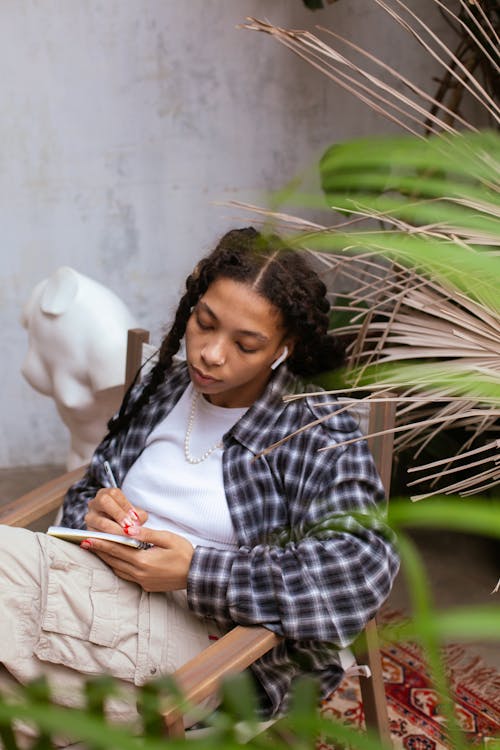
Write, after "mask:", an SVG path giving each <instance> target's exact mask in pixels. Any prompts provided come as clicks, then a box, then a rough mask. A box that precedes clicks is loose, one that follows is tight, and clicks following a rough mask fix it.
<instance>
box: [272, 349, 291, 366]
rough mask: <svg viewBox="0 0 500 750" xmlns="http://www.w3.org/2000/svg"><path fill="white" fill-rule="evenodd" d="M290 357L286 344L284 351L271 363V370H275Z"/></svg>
mask: <svg viewBox="0 0 500 750" xmlns="http://www.w3.org/2000/svg"><path fill="white" fill-rule="evenodd" d="M287 357H288V346H285V348H284V349H283V352H282V353H281V354H280V356H279V357H278V359H275V360H274V362H273V363H272V365H271V370H275V369H276V368H277V367H279V366H280V364H281V363H282V362H284V361H285V359H286V358H287Z"/></svg>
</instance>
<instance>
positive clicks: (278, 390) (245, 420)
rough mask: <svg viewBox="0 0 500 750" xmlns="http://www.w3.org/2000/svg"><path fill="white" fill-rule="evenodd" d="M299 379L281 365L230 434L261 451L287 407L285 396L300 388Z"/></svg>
mask: <svg viewBox="0 0 500 750" xmlns="http://www.w3.org/2000/svg"><path fill="white" fill-rule="evenodd" d="M297 386H298V380H297V378H296V377H295V376H294V375H292V374H291V373H290V372H289V371H288V370H287V368H286V367H280V368H279V369H278V370H277V372H276V373H275V374H273V376H272V378H271V380H270V381H269V383H268V384H267V387H266V389H265V391H264V393H263V394H262V396H260V398H258V399H257V401H255V403H254V404H252V406H251V407H250V408H249V409H248V411H247V412H245V414H244V415H243V416H242V417H241V419H240V420H239V421H238V422H236V424H235V425H234V427H233V429H232V430H231V431H230V434H231V436H232V437H233V438H235V439H236V440H238V441H239V442H240V443H241V444H242V445H244V446H245V447H246V448H248V449H249V450H251V451H252V452H253V453H259V451H261V450H262V449H263V448H264V447H266V445H268V444H269V430H270V429H271V427H272V426H273V424H274V423H275V422H276V421H277V420H278V418H279V417H280V416H281V414H282V412H283V410H284V409H285V408H286V403H285V402H284V401H283V396H285V395H286V394H288V393H295V392H297V390H298V387H297Z"/></svg>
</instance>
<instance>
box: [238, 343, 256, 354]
mask: <svg viewBox="0 0 500 750" xmlns="http://www.w3.org/2000/svg"><path fill="white" fill-rule="evenodd" d="M236 346H237V347H238V349H240V350H241V351H242V352H244V353H245V354H255V352H256V351H258V349H250V348H249V347H247V346H243V344H240V342H239V341H237V342H236Z"/></svg>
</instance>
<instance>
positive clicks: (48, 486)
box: [0, 466, 85, 526]
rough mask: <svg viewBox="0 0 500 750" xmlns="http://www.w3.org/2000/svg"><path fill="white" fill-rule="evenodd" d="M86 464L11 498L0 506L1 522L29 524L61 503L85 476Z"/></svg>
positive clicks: (15, 524)
mask: <svg viewBox="0 0 500 750" xmlns="http://www.w3.org/2000/svg"><path fill="white" fill-rule="evenodd" d="M84 471H85V467H84V466H80V467H79V468H78V469H73V471H68V472H67V473H66V474H61V476H59V477H56V478H55V479H51V480H50V482H46V483H45V484H42V485H40V487H36V488H35V489H34V490H31V492H27V493H26V495H22V496H21V497H18V498H17V500H11V501H10V502H8V503H5V504H4V505H2V507H1V508H0V523H2V524H5V525H7V526H28V524H30V523H32V522H33V521H36V520H37V519H38V518H42V517H43V516H45V515H46V514H47V513H50V512H51V511H53V510H55V509H56V508H57V507H58V506H59V505H61V503H62V501H63V499H64V495H65V494H66V492H67V490H68V488H69V487H71V485H72V484H74V483H75V482H77V481H78V479H80V478H81V477H82V476H83V473H84Z"/></svg>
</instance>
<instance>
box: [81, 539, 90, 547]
mask: <svg viewBox="0 0 500 750" xmlns="http://www.w3.org/2000/svg"><path fill="white" fill-rule="evenodd" d="M80 547H81V548H82V549H90V548H91V547H92V542H91V541H90V539H84V540H83V542H81V543H80Z"/></svg>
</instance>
